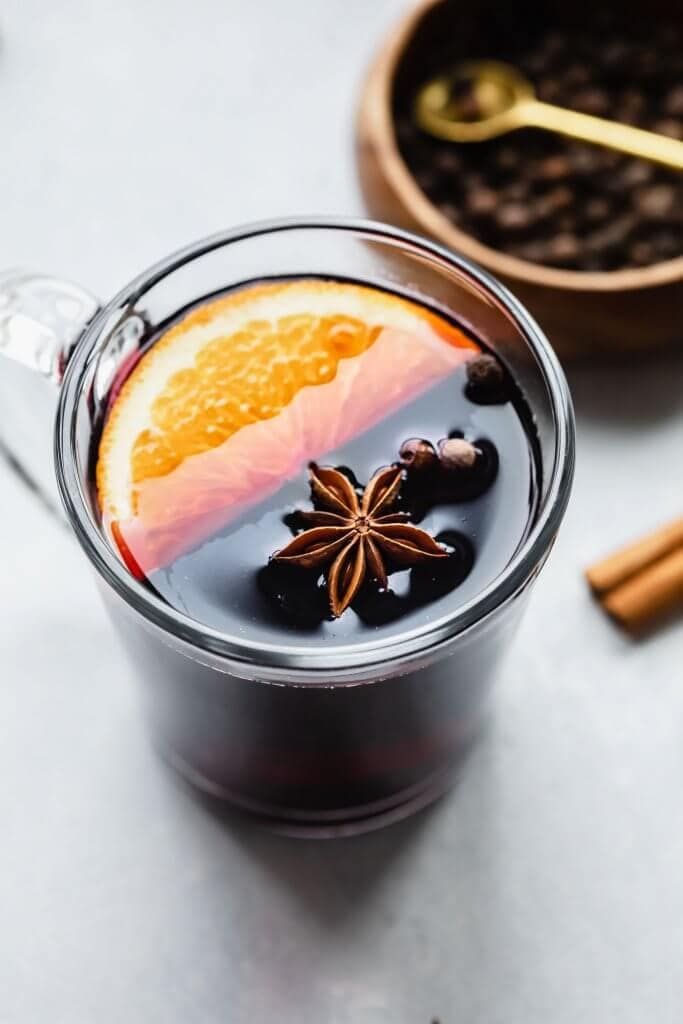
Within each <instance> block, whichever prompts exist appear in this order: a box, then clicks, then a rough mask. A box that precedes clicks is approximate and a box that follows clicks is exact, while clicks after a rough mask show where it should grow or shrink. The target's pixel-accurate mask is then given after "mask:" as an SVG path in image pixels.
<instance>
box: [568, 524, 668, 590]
mask: <svg viewBox="0 0 683 1024" xmlns="http://www.w3.org/2000/svg"><path fill="white" fill-rule="evenodd" d="M680 546H683V519H677V520H675V522H673V523H670V524H669V525H667V526H664V527H662V529H660V530H657V531H656V532H655V533H651V534H649V535H648V536H647V537H643V538H642V539H641V540H638V541H636V542H635V543H634V544H629V545H628V546H627V547H625V548H622V549H621V550H620V551H617V552H616V553H615V554H613V555H610V557H609V558H605V559H603V560H602V561H600V562H597V563H596V564H595V565H592V566H591V567H590V568H589V569H587V570H586V579H587V580H588V582H589V584H590V586H591V589H592V590H593V592H594V593H595V594H597V595H598V597H600V596H601V595H603V594H606V593H607V592H608V591H610V590H613V589H614V588H615V587H618V586H620V585H621V584H622V583H625V582H626V581H627V580H628V579H630V578H631V577H633V576H636V575H637V574H639V573H641V572H643V571H644V570H645V569H647V568H648V566H651V565H652V564H653V562H656V561H657V560H658V559H660V558H664V557H665V556H666V555H668V554H670V553H671V552H672V551H675V550H676V548H678V547H680Z"/></svg>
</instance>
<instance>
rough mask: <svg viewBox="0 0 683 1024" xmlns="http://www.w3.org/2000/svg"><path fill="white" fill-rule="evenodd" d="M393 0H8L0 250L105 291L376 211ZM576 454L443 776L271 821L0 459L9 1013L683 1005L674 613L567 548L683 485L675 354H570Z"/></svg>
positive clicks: (653, 1012)
mask: <svg viewBox="0 0 683 1024" xmlns="http://www.w3.org/2000/svg"><path fill="white" fill-rule="evenodd" d="M404 6H405V4H402V3H397V2H392V0H374V2H373V3H368V2H367V0H344V2H341V0H319V2H318V3H317V4H316V3H311V2H310V0H289V2H288V3H287V4H284V3H276V2H275V0H270V2H268V3H267V2H265V0H261V2H260V3H247V2H246V0H245V2H237V0H228V2H225V0H224V2H218V0H195V2H194V3H193V4H191V5H190V4H186V3H181V2H180V0H143V2H138V3H135V2H133V0H119V2H118V3H116V4H103V3H101V4H92V3H86V2H85V0H61V2H60V3H59V4H45V3H41V2H40V0H5V3H4V4H3V5H2V10H1V11H0V35H1V47H0V138H1V139H2V140H3V144H2V151H3V153H2V171H1V173H0V183H1V192H0V210H1V217H0V223H1V229H0V267H3V266H8V265H17V264H19V265H27V266H29V267H35V268H37V269H43V270H50V271H53V272H56V273H60V274H63V275H65V276H68V277H71V278H73V279H75V280H77V281H79V282H80V283H82V284H83V285H84V286H86V287H88V288H90V289H92V290H93V291H94V292H96V293H99V294H101V295H106V294H110V293H111V292H113V290H114V289H116V288H117V287H119V286H120V285H121V284H123V283H124V282H125V280H126V279H128V278H129V277H131V276H132V275H133V274H134V273H136V272H137V271H138V270H139V269H141V268H143V267H144V266H145V265H147V264H149V263H150V262H152V261H154V260H155V259H157V258H158V257H159V256H161V255H163V254H164V253H165V252H167V251H168V250H170V249H172V248H174V247H177V246H178V245H180V244H182V243H184V242H186V241H188V240H191V239H194V238H196V237H199V236H201V235H202V234H206V233H208V232H210V231H212V230H214V229H216V228H217V227H219V226H226V225H229V224H232V223H237V222H240V221H244V220H248V219H252V218H263V217H266V216H270V215H273V214H285V213H297V212H349V213H357V212H360V211H361V210H362V204H361V199H360V195H359V192H358V188H357V185H356V180H355V172H354V165H353V153H352V145H351V131H352V129H351V125H352V117H353V113H354V108H355V102H356V97H357V92H358V87H359V82H360V78H361V74H362V71H363V69H364V66H365V65H366V63H367V61H368V59H369V57H370V56H371V54H372V51H373V49H374V47H375V46H376V45H377V43H378V42H379V40H380V39H381V37H382V35H383V33H384V32H385V31H386V29H387V28H388V27H389V26H390V25H391V23H392V22H393V20H394V19H395V18H396V16H397V15H398V14H399V13H400V12H401V10H402V9H403V7H404ZM570 379H571V384H572V388H573V391H574V396H575V400H576V407H577V415H578V434H579V437H578V443H579V449H578V456H579V461H578V472H577V479H576V487H575V492H574V498H573V502H572V505H571V508H570V511H569V514H568V516H567V520H566V525H565V527H564V530H563V532H562V534H561V536H560V539H559V541H558V544H557V546H556V548H555V551H554V553H553V556H552V558H551V560H550V563H549V565H548V567H547V569H546V571H545V572H544V574H543V577H542V580H541V582H540V583H539V585H538V588H537V591H536V594H535V595H534V598H533V601H532V604H531V607H530V609H529V612H528V615H527V618H526V620H525V623H524V625H523V628H522V631H521V634H520V635H519V637H518V640H517V642H516V645H515V648H514V651H513V652H512V654H511V656H510V658H509V660H508V662H507V665H506V667H505V671H504V673H503V678H502V680H501V683H500V685H499V687H498V689H497V691H496V694H495V698H494V700H493V703H492V707H491V716H490V723H489V726H488V729H487V731H486V733H485V735H484V737H483V738H482V740H481V742H480V743H479V745H478V746H477V748H476V749H475V751H474V753H473V754H472V756H471V758H470V759H469V761H468V763H467V765H466V767H465V771H464V773H463V778H462V780H461V783H460V785H459V786H458V788H457V789H456V790H455V791H454V792H452V793H451V794H450V795H449V796H447V797H446V798H445V799H443V800H442V801H440V802H439V803H438V804H436V805H435V806H434V807H433V808H431V809H430V810H428V811H426V812H424V813H422V814H420V815H419V816H417V817H416V818H414V819H412V820H410V821H407V822H405V823H403V824H401V825H398V826H395V827H393V828H390V829H388V830H386V831H384V832H378V833H375V834H372V835H368V836H364V837H358V838H356V839H351V840H344V841H339V842H336V843H318V842H302V841H294V840H287V839H284V838H281V837H275V836H271V835H268V834H266V833H263V832H260V831H258V830H257V829H255V828H254V827H251V826H248V825H245V824H237V823H235V822H232V821H230V820H229V819H228V820H222V819H219V818H217V817H215V816H212V815H211V814H210V813H208V812H207V810H206V809H205V808H204V807H203V806H202V805H201V804H200V803H199V802H198V801H197V800H195V799H194V797H193V796H192V794H191V793H190V792H188V791H187V790H186V789H184V788H183V787H182V786H181V785H180V784H179V783H178V782H176V780H175V779H174V778H173V777H172V775H171V774H170V773H169V772H168V771H167V769H166V768H165V767H164V766H163V765H162V764H161V763H159V761H158V760H157V758H156V756H155V755H154V753H153V752H152V750H151V749H150V747H149V744H148V742H147V737H146V735H145V731H144V728H143V725H142V722H141V719H140V716H139V713H138V706H137V695H136V691H135V686H134V682H133V680H131V679H130V678H129V673H128V670H127V667H126V663H124V660H123V657H122V655H121V653H120V651H119V648H118V646H117V643H116V640H115V637H114V635H113V634H112V631H111V629H110V627H109V624H108V622H107V621H106V619H105V616H104V614H103V611H102V609H101V608H100V605H99V603H98V599H97V595H96V592H95V588H94V585H93V581H92V579H91V575H90V570H89V568H88V566H87V565H86V564H85V562H84V559H83V558H82V557H81V554H80V552H79V550H78V549H77V547H76V544H75V542H74V541H73V540H72V539H71V537H70V536H69V535H68V533H67V531H66V529H65V528H64V527H63V526H62V525H61V524H60V523H59V522H58V521H57V520H56V519H54V518H53V517H51V516H50V514H49V513H48V512H47V510H46V509H45V507H44V506H43V505H41V503H40V502H39V501H38V500H37V499H36V498H35V496H34V495H33V494H31V493H30V492H29V491H28V490H27V488H26V487H25V486H24V485H23V483H22V482H21V481H20V480H19V479H18V478H17V477H16V476H15V475H14V474H13V473H12V471H11V469H10V468H9V466H8V465H7V464H5V463H3V462H0V496H1V501H0V922H1V925H0V1022H1V1024H38V1022H48V1021H49V1022H50V1024H88V1022H91V1021H92V1022H97V1024H110V1022H111V1024H119V1022H121V1021H125V1022H126V1024H150V1022H156V1021H163V1022H164V1024H176V1022H177V1024H187V1022H189V1021H192V1022H195V1021H196V1022H200V1024H204V1022H206V1024H213V1022H219V1021H220V1022H224V1021H228V1022H230V1024H246V1022H259V1024H260V1022H270V1021H277V1022H281V1024H379V1022H387V1024H431V1022H432V1021H434V1020H438V1021H440V1022H441V1024H455V1022H458V1024H463V1022H467V1024H549V1022H552V1024H579V1022H586V1024H606V1022H612V1021H614V1022H619V1024H652V1022H654V1021H656V1022H657V1024H669V1022H670V1024H674V1022H678V1021H680V1019H681V1014H682V1013H683V970H681V964H682V961H683V872H682V871H681V864H682V863H683V801H682V798H681V779H682V776H683V670H682V669H681V660H682V655H683V625H681V624H679V625H678V626H672V627H670V628H668V629H666V630H664V631H662V632H660V633H659V634H658V635H657V636H655V637H653V638H652V639H650V640H648V641H647V642H645V643H639V644H635V643H632V642H630V641H629V640H627V639H626V638H624V637H623V636H621V635H620V634H619V633H618V632H617V631H616V630H615V629H614V628H613V627H612V626H611V625H610V623H609V622H607V621H606V620H605V619H604V618H603V617H602V615H601V614H600V613H599V612H598V611H597V610H596V608H595V607H594V606H593V604H592V603H591V601H590V599H589V597H588V595H587V593H586V590H585V587H584V585H583V582H582V579H581V574H580V570H581V567H582V566H583V565H584V564H585V563H587V562H589V561H590V560H592V559H593V558H595V557H597V556H599V555H601V554H602V553H604V552H605V551H607V550H608V549H609V548H610V547H612V546H613V545H614V544H616V543H619V542H621V541H624V540H626V539H628V538H629V537H631V536H633V535H636V534H638V533H639V532H641V531H644V530H646V529H647V528H649V527H650V526H653V525H655V523H657V522H658V521H663V520H665V519H666V518H667V517H669V516H673V515H675V514H680V509H681V466H682V464H683V457H682V455H681V452H682V450H683V364H682V363H681V360H680V359H679V360H678V361H676V360H675V359H674V358H673V357H667V358H664V359H651V360H650V361H649V362H648V363H645V364H643V363H638V364H636V363H632V364H625V365H622V366H621V367H619V368H614V367H613V368H609V367H606V368H597V369H595V368H594V369H590V368H581V369H578V368H574V369H572V370H571V372H570Z"/></svg>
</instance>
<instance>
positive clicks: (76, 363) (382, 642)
mask: <svg viewBox="0 0 683 1024" xmlns="http://www.w3.org/2000/svg"><path fill="white" fill-rule="evenodd" d="M293 230H298V231H301V230H303V231H306V230H313V231H321V230H329V231H342V232H350V233H355V234H364V235H365V236H366V237H369V238H375V239H378V240H385V241H388V242H393V243H396V244H398V245H402V246H403V247H404V248H408V249H412V250H414V251H417V252H419V253H423V254H425V255H428V256H431V257H435V258H436V259H438V260H439V261H440V262H442V263H443V262H445V263H446V264H447V265H448V266H449V267H451V268H452V269H454V270H455V271H457V272H458V273H459V274H460V275H461V276H463V277H465V278H466V279H467V280H468V281H469V283H470V284H473V285H474V286H475V288H476V289H477V290H478V291H480V292H483V293H484V294H485V295H487V296H488V297H489V298H493V299H494V300H495V301H496V303H497V304H498V305H500V306H502V307H503V308H504V310H505V312H506V314H507V315H508V316H509V317H511V319H512V320H513V322H514V325H515V327H516V328H517V330H518V331H519V332H520V334H521V335H522V336H523V337H524V339H525V341H526V343H527V344H528V345H529V347H530V348H531V350H532V352H533V354H534V356H535V358H536V361H537V364H538V367H539V370H540V372H541V375H542V377H543V379H544V383H545V385H546V387H547V389H548V393H549V397H550V404H551V408H552V414H553V418H554V429H555V452H554V459H553V463H552V466H550V467H548V469H549V473H550V477H549V483H548V487H547V492H546V495H545V498H544V499H543V501H542V503H541V506H540V508H539V510H538V514H537V516H536V519H535V520H534V522H533V524H532V526H531V528H530V530H529V533H528V535H527V537H526V538H525V539H524V541H523V543H522V544H521V545H520V547H519V548H518V550H517V551H516V552H515V554H514V556H513V557H512V559H511V560H510V562H509V563H508V565H507V566H506V567H505V568H504V569H503V571H502V572H501V573H500V574H499V575H498V576H497V577H495V578H494V579H493V580H492V581H491V582H490V583H489V585H488V586H486V587H485V588H483V589H482V590H481V591H479V592H478V593H477V594H475V595H474V596H473V597H472V598H471V599H470V600H469V601H467V602H465V603H464V604H463V605H461V606H459V607H457V608H455V609H454V610H453V611H451V612H450V613H446V614H444V615H442V616H440V617H439V619H436V620H434V621H433V622H431V623H429V624H426V625H422V626H419V627H415V628H413V629H412V630H407V631H406V632H405V633H398V634H396V635H395V636H388V637H384V638H382V639H379V640H374V641H372V640H370V641H363V642H361V643H358V644H348V645H344V646H332V645H330V646H327V645H326V646H324V647H321V648H312V647H306V646H303V645H298V646H297V645H291V646H290V645H287V646H285V645H282V644H275V643H264V642H260V641H254V640H248V639H244V638H242V637H238V636H230V635H229V634H227V633H223V632H221V631H219V630H216V629H213V628H211V627H208V626H205V625H203V624H202V623H201V622H199V621H198V620H196V619H193V618H190V616H188V615H183V614H182V613H181V612H178V611H176V609H174V608H172V607H171V606H170V605H168V604H166V602H164V601H163V600H161V598H159V597H157V596H156V595H155V594H153V593H151V592H150V591H149V590H148V589H147V588H146V587H144V586H143V584H142V583H141V582H139V581H138V580H136V579H135V578H134V577H133V576H132V575H131V574H130V573H129V571H128V569H127V568H126V567H125V565H124V564H123V562H122V561H121V560H120V559H119V558H118V557H117V556H116V554H115V552H114V551H113V549H112V548H111V546H110V544H109V543H108V542H107V541H106V539H105V538H104V536H103V535H102V532H101V529H100V527H99V526H98V524H97V523H96V522H95V520H94V517H93V515H92V512H91V510H90V507H89V502H88V500H87V498H86V495H85V493H84V491H83V488H82V485H81V480H80V476H79V473H78V470H77V468H76V462H77V460H76V451H77V447H76V441H77V439H76V416H75V415H74V413H75V410H76V408H77V403H78V400H79V398H80V397H81V393H82V387H83V383H84V381H85V378H86V375H87V372H88V369H89V367H90V364H91V361H92V359H93V358H94V357H95V356H96V355H97V354H98V353H97V351H96V342H97V339H98V336H99V335H100V332H101V331H102V329H103V327H104V326H105V325H106V323H107V321H108V320H109V318H110V317H111V316H112V314H114V313H115V311H116V310H117V309H119V308H120V307H121V306H122V305H129V304H131V302H134V301H135V300H136V299H137V298H139V297H140V295H142V294H144V292H145V291H147V290H148V289H149V288H151V287H152V286H153V285H155V284H156V283H157V282H158V281H160V280H162V279H163V278H164V277H166V276H167V275H168V274H170V273H172V272H173V271H174V270H177V269H178V268H180V267H181V266H182V265H183V264H185V263H186V262H188V261H189V260H192V259H194V258H197V257H199V256H202V255H204V254H205V253H208V252H211V251H212V250H215V249H219V248H222V247H223V246H226V245H230V244H233V243H235V242H239V241H243V240H246V239H249V238H253V237H256V236H266V235H269V234H274V233H279V232H286V231H293ZM54 456H55V469H56V475H57V482H58V487H59V492H60V496H61V499H62V502H63V505H64V507H65V509H66V513H67V516H68V519H69V522H70V524H71V526H72V527H73V529H74V532H75V533H76V536H77V538H78V540H79V542H80V544H81V546H82V548H83V549H84V551H85V553H86V554H87V555H88V558H89V560H90V561H91V562H92V564H93V565H94V567H95V569H96V570H97V572H98V574H99V575H100V576H101V577H102V578H103V579H104V581H105V582H106V583H107V584H108V585H109V586H110V587H111V588H112V589H113V590H114V591H115V592H116V593H117V595H118V596H119V597H120V598H122V599H123V600H124V601H125V603H126V604H127V605H128V606H129V607H131V608H132V609H133V610H134V611H135V612H137V613H138V614H139V615H141V616H142V617H143V619H145V620H147V622H148V623H151V624H152V625H153V626H155V627H157V628H160V629H161V630H162V631H163V632H164V633H166V634H168V635H169V636H170V637H173V638H175V639H177V640H180V641H182V642H183V647H185V648H186V649H187V646H186V645H188V644H189V649H190V650H191V649H192V648H195V649H197V650H198V651H200V652H201V651H203V652H206V653H207V654H209V655H213V656H218V657H219V658H220V659H221V663H222V664H223V665H224V666H225V667H226V669H227V668H228V666H230V665H233V666H235V668H236V669H238V670H239V671H241V673H242V674H244V672H245V670H247V671H248V672H249V674H251V672H252V671H253V672H254V673H255V674H259V673H260V674H261V675H269V674H270V675H271V677H273V678H277V677H282V675H283V674H289V673H292V672H296V673H298V674H299V675H300V676H308V677H314V676H316V675H317V676H319V675H320V674H321V673H327V674H329V673H330V672H331V671H332V672H334V673H335V674H336V676H337V677H338V678H339V677H341V676H343V674H344V672H345V671H346V670H360V669H365V668H367V669H373V668H378V667H384V668H386V667H387V666H388V665H389V663H391V664H392V665H393V664H395V663H396V662H397V661H407V660H411V661H412V660H413V658H414V657H415V656H418V657H419V656H420V655H426V654H428V653H431V652H433V650H434V648H435V647H439V646H441V645H443V644H444V643H446V642H448V641H449V640H452V639H454V638H455V637H457V636H459V635H460V634H462V633H464V632H465V631H467V630H468V629H469V628H470V627H471V626H473V625H474V624H475V623H476V624H478V623H480V622H482V621H483V620H485V619H487V618H488V617H489V616H490V615H492V614H493V613H494V612H495V611H496V610H497V609H498V608H499V607H500V606H502V605H504V604H506V603H507V602H508V601H509V600H510V599H511V598H513V597H514V595H515V594H516V593H517V592H519V591H520V590H521V589H523V587H524V586H525V584H526V583H527V582H528V580H529V579H530V577H531V576H532V575H533V574H534V572H535V571H536V569H537V568H538V567H540V565H542V563H543V561H544V558H545V556H546V554H547V552H548V551H549V549H550V546H551V545H552V542H553V540H554V537H555V534H556V532H557V530H558V528H559V525H560V522H561V520H562V517H563V515H564V511H565V508H566V506H567V502H568V500H569V493H570V490H571V483H572V479H573V472H574V459H575V438H574V413H573V407H572V402H571V396H570V394H569V388H568V385H567V381H566V378H565V375H564V372H563V370H562V368H561V366H560V363H559V360H558V358H557V356H556V355H555V352H554V350H553V349H552V347H551V345H550V343H549V341H548V340H547V338H546V337H545V334H544V333H543V332H542V330H541V329H540V327H539V326H538V324H537V323H536V321H535V320H534V319H533V318H532V317H531V316H530V314H529V313H528V312H527V310H526V309H525V308H524V306H523V305H522V304H521V303H520V302H519V300H518V299H516V298H515V297H514V295H512V293H511V292H509V291H508V289H507V288H505V286H504V285H502V284H500V282H498V281H497V280H496V279H495V278H494V277H492V276H491V275H490V274H488V273H487V272H486V271H484V270H482V269H481V268H480V267H478V266H476V265H475V264H473V263H472V262H471V261H470V260H469V259H467V258H465V257H463V256H460V255H457V254H456V253H453V252H451V251H450V250H449V249H447V248H446V247H445V246H443V245H440V244H438V243H436V242H432V241H429V240H427V239H424V238H421V237H420V236H419V235H416V234H413V233H412V232H408V231H404V230H403V229H401V228H396V227H393V226H390V225H386V224H382V223H380V222H377V221H372V220H366V219H363V218H351V217H288V218H278V219H272V220H267V221H259V222H255V223H250V224H246V225H243V226H241V227H237V228H233V229H228V230H225V231H220V232H217V233H216V234H213V235H210V236H208V237H206V238H203V239H200V240H199V241H197V242H194V243H191V244H190V245H187V246H184V247H183V248H181V249H179V250H177V251H176V252H174V253H172V254H171V255H170V256H167V257H166V258H164V259H162V260H160V261H159V262H157V263H155V264H154V265H153V266H152V267H150V268H149V269H148V270H146V271H143V272H142V273H141V274H139V275H137V276H136V277H135V278H134V279H133V280H132V281H131V282H130V283H129V284H128V285H126V286H125V287H124V288H122V289H121V290H120V291H119V292H118V293H117V294H116V295H115V296H114V297H113V298H112V299H110V300H109V301H108V302H107V303H105V304H104V305H103V306H102V307H101V309H100V310H99V312H98V313H97V314H96V315H95V317H94V318H93V319H92V320H91V321H90V323H89V324H88V325H87V326H86V327H85V329H84V331H83V333H82V335H81V337H80V338H79V340H78V342H77V343H76V346H75V349H74V352H73V355H72V356H71V358H70V360H69V364H68V366H67V370H66V373H65V376H64V381H63V384H62V388H61V392H60V396H59V404H58V408H57V418H56V425H55V438H54ZM353 674H354V675H355V674H356V672H355V671H354V673H353Z"/></svg>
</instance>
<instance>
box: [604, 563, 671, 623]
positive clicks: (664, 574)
mask: <svg viewBox="0 0 683 1024" xmlns="http://www.w3.org/2000/svg"><path fill="white" fill-rule="evenodd" d="M602 604H603V607H604V608H605V610H606V611H607V612H609V614H610V615H611V616H612V617H613V618H614V619H616V621H617V622H618V623H620V625H622V626H623V627H624V628H625V629H627V630H628V631H629V632H630V633H636V634H637V633H640V632H642V631H643V630H644V629H645V628H646V627H648V626H649V625H651V624H653V623H654V622H656V621H657V620H659V619H661V618H663V617H664V616H665V615H666V614H667V613H669V612H672V611H674V609H676V608H677V607H678V606H681V607H683V545H681V546H680V547H678V548H676V549H675V550H674V551H673V552H671V553H670V554H668V555H665V556H664V558H660V559H658V560H656V561H655V562H653V563H652V564H651V565H650V566H648V567H647V568H646V569H643V570H642V571H641V572H638V573H637V574H636V575H635V576H631V577H630V578H629V579H627V580H626V582H625V583H621V584H620V585H619V586H617V587H614V588H613V589H612V590H610V591H609V592H608V593H607V594H606V595H603V597H602Z"/></svg>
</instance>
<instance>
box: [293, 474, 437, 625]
mask: <svg viewBox="0 0 683 1024" xmlns="http://www.w3.org/2000/svg"><path fill="white" fill-rule="evenodd" d="M309 476H310V482H311V491H312V493H313V498H314V501H315V504H316V505H317V506H318V509H317V510H316V511H315V512H301V513H299V515H300V517H301V519H302V520H303V521H304V522H305V523H306V525H307V527H312V529H306V530H305V531H304V532H303V533H300V534H299V535H298V536H297V537H295V538H294V540H292V541H291V542H290V543H289V544H288V545H287V547H286V548H283V549H282V551H278V552H277V554H276V555H275V556H274V557H275V559H276V560H277V561H279V562H285V563H289V564H290V565H296V566H300V567H301V568H302V569H325V568H327V567H328V566H329V569H328V571H327V589H328V593H329V599H330V608H331V611H332V614H333V616H334V617H335V618H338V617H339V616H340V615H341V614H342V612H344V611H345V609H346V608H348V606H349V605H350V604H351V602H352V601H353V599H354V597H355V596H356V594H357V593H358V590H359V589H360V586H361V584H362V583H363V581H364V580H365V579H375V580H377V582H378V583H379V585H380V587H382V588H386V587H387V586H388V581H387V570H386V567H385V564H384V559H385V557H386V558H388V559H389V560H390V562H391V563H393V564H394V565H396V566H401V567H409V566H413V565H418V564H420V563H424V562H429V561H432V560H435V559H439V558H446V557H447V554H446V552H445V551H444V550H443V548H441V547H439V545H438V544H437V543H436V541H435V540H434V539H433V538H432V537H430V535H429V534H428V533H425V531H424V530H420V529H418V527H417V526H411V525H409V524H408V522H407V520H408V519H409V516H408V515H407V514H406V513H405V512H392V511H391V509H392V508H393V507H394V506H395V504H396V499H397V497H398V492H399V488H400V486H401V477H402V467H401V466H389V467H388V468H387V469H380V470H379V472H377V473H375V475H374V476H373V478H372V479H371V480H370V482H369V484H368V485H367V487H366V488H365V491H364V492H363V497H362V499H360V500H359V498H358V495H357V494H356V491H355V489H354V487H353V485H352V484H351V481H350V480H349V479H348V477H346V476H345V475H344V474H343V473H340V472H339V470H337V469H330V468H328V467H322V466H316V465H315V464H311V466H310V467H309Z"/></svg>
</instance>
